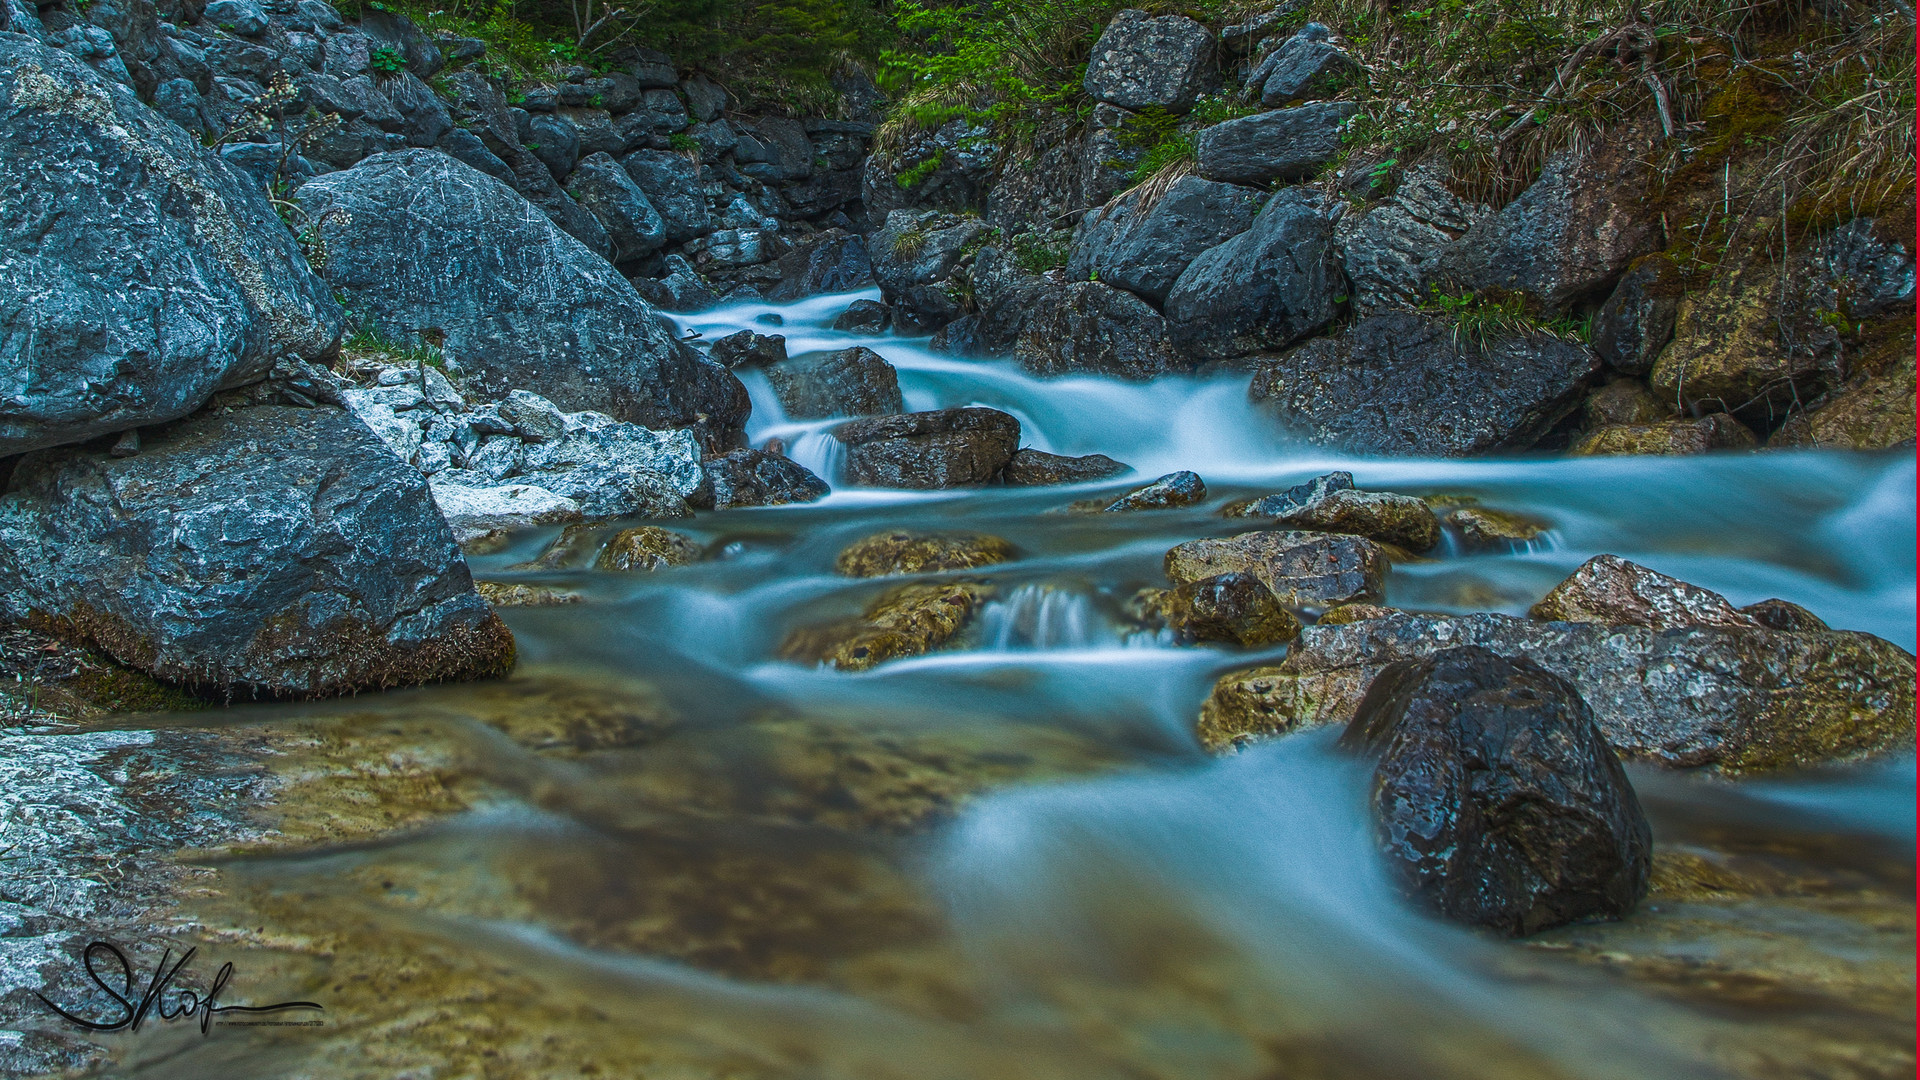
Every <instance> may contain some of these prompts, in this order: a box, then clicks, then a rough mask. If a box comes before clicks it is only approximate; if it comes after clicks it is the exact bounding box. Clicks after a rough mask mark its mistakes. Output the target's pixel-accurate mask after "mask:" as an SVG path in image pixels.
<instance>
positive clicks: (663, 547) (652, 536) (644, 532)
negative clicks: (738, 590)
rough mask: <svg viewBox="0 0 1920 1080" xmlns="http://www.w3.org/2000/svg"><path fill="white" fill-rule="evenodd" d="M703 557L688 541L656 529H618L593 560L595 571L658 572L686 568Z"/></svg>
mask: <svg viewBox="0 0 1920 1080" xmlns="http://www.w3.org/2000/svg"><path fill="white" fill-rule="evenodd" d="M705 554H706V553H705V552H704V551H702V550H701V547H700V545H699V544H697V543H695V542H694V541H693V540H692V539H691V538H689V537H687V536H684V535H682V534H680V533H677V532H673V531H672V530H669V529H662V528H660V527H659V526H658V525H642V526H640V527H639V528H637V529H622V530H620V531H619V532H617V533H615V534H613V538H612V539H610V540H608V541H607V546H606V547H604V548H601V549H600V556H599V558H596V559H594V560H593V566H594V569H596V570H661V569H665V568H666V567H669V566H690V565H692V564H693V563H696V562H699V561H700V559H701V558H702V557H703V556H704V555H705Z"/></svg>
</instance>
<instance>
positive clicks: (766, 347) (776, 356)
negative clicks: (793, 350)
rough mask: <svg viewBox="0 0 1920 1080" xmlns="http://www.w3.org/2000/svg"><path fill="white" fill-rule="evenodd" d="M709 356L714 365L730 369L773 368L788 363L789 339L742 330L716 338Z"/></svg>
mask: <svg viewBox="0 0 1920 1080" xmlns="http://www.w3.org/2000/svg"><path fill="white" fill-rule="evenodd" d="M707 355H708V356H710V357H712V359H713V362H714V363H716V364H720V365H723V366H725V367H729V368H755V367H771V366H772V365H774V364H783V363H786V360H787V339H786V338H784V337H782V336H781V335H779V334H773V335H771V336H767V335H762V334H756V333H754V332H753V331H751V330H740V331H736V332H734V333H731V334H728V335H727V336H726V337H722V338H714V339H713V346H712V347H711V348H710V349H709V350H708V353H707Z"/></svg>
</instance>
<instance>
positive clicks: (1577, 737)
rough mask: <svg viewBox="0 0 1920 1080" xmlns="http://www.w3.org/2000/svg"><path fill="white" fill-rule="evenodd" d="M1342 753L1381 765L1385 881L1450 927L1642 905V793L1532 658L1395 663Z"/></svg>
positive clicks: (1540, 926) (1647, 857)
mask: <svg viewBox="0 0 1920 1080" xmlns="http://www.w3.org/2000/svg"><path fill="white" fill-rule="evenodd" d="M1341 741H1342V743H1343V744H1344V745H1346V746H1349V747H1351V748H1353V749H1356V750H1360V751H1362V752H1363V753H1367V754H1369V755H1373V756H1374V757H1375V761H1374V767H1373V784H1372V790H1371V793H1370V803H1371V807H1372V810H1373V821H1374V835H1375V837H1376V838H1377V840H1378V843H1379V845H1380V850H1381V853H1382V854H1383V855H1384V856H1385V858H1386V864H1387V867H1388V869H1389V871H1390V872H1391V873H1392V874H1393V875H1394V877H1395V878H1397V879H1398V880H1399V881H1400V883H1401V885H1402V886H1403V887H1404V888H1405V889H1406V890H1407V892H1409V893H1410V894H1412V895H1414V896H1416V897H1419V898H1420V899H1422V900H1424V901H1426V902H1427V903H1428V904H1430V905H1431V906H1432V907H1434V908H1435V909H1437V910H1438V911H1440V912H1441V913H1442V914H1444V915H1446V916H1447V917H1448V918H1451V919H1454V920H1456V921H1459V922H1464V923H1469V924H1472V925H1476V926H1485V927H1488V928H1490V929H1493V930H1497V931H1499V932H1501V933H1504V934H1508V935H1511V936H1523V935H1526V934H1531V933H1534V932H1536V931H1539V930H1544V929H1547V928H1548V927H1553V926H1560V925H1562V924H1564V923H1569V922H1574V921H1577V920H1582V919H1592V918H1612V919H1617V918H1621V917H1623V916H1625V915H1626V914H1627V913H1628V912H1630V911H1632V910H1633V907H1634V905H1635V904H1637V903H1638V902H1639V901H1640V898H1641V897H1643V896H1645V895H1646V892H1647V881H1648V877H1649V875H1650V872H1651V869H1652V849H1653V830H1652V829H1651V827H1649V826H1648V824H1647V818H1646V815H1645V814H1644V813H1643V812H1642V811H1641V809H1640V801H1639V799H1637V798H1636V797H1635V796H1634V793H1633V786H1632V785H1631V784H1629V783H1628V782H1627V774H1626V772H1625V771H1624V770H1623V769H1621V768H1620V761H1619V759H1618V758H1616V757H1615V756H1614V753H1613V751H1612V750H1611V749H1610V748H1609V747H1608V746H1607V744H1606V740H1605V739H1604V738H1602V736H1601V734H1600V731H1599V729H1598V728H1596V727H1595V726H1594V723H1593V714H1592V711H1591V710H1589V709H1588V708H1587V703H1586V702H1584V701H1582V700H1581V699H1580V692H1579V691H1578V690H1577V689H1575V687H1574V686H1573V685H1572V684H1571V683H1569V682H1567V680H1566V679H1563V678H1561V677H1560V676H1558V675H1555V674H1554V673H1552V672H1550V671H1548V670H1546V669H1545V668H1542V667H1541V666H1540V665H1538V664H1535V663H1534V662H1532V661H1531V660H1528V659H1526V658H1524V657H1506V656H1501V655H1498V654H1496V653H1493V652H1490V651H1488V650H1486V649H1483V648H1474V647H1465V648H1458V649H1448V650H1446V651H1444V652H1439V653H1436V654H1434V655H1433V656H1430V657H1427V658H1426V659H1424V660H1419V661H1401V662H1398V663H1395V664H1391V665H1388V667H1387V668H1386V669H1384V670H1383V671H1381V673H1380V675H1379V676H1378V677H1377V678H1376V679H1375V680H1374V682H1373V685H1372V686H1371V687H1369V688H1368V691H1367V696H1366V699H1365V700H1364V701H1363V702H1362V703H1361V704H1360V707H1359V709H1358V711H1357V713H1356V715H1355V716H1354V719H1353V722H1352V724H1351V725H1349V726H1348V728H1347V731H1346V734H1345V735H1344V736H1343V737H1342V740H1341Z"/></svg>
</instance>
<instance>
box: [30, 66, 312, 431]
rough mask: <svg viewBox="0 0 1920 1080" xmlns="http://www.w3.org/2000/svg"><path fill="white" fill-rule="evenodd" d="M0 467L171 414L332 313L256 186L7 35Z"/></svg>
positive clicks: (87, 74) (260, 364)
mask: <svg viewBox="0 0 1920 1080" xmlns="http://www.w3.org/2000/svg"><path fill="white" fill-rule="evenodd" d="M0 114H4V115H5V116H6V118H7V119H6V122H5V123H4V124H3V125H0V357H4V359H0V380H3V381H4V382H5V384H6V387H7V390H6V396H7V402H6V407H5V415H4V416H3V417H0V456H7V455H12V454H18V453H21V452H23V451H27V450H32V449H35V448H37V447H43V446H54V445H58V444H61V443H71V442H80V441H83V440H86V439H91V438H95V437H97V436H100V435H104V434H108V433H111V432H115V431H122V430H126V429H129V428H133V427H137V426H141V425H148V424H159V423H164V422H166V421H170V420H175V419H178V418H180V417H182V416H185V415H187V414H188V413H190V412H192V411H193V410H194V409H197V408H199V407H200V405H201V404H202V403H204V402H205V401H206V400H207V398H208V397H209V396H211V395H212V394H213V393H214V391H216V390H221V389H226V388H230V387H234V386H239V385H242V384H244V383H248V382H251V381H254V380H257V379H260V378H261V377H263V376H265V375H266V374H267V371H268V369H269V368H270V367H272V365H273V363H274V361H275V359H276V358H278V357H281V356H289V357H296V358H317V357H321V356H324V355H325V354H326V353H328V352H329V351H330V350H331V349H333V348H334V346H335V344H336V343H337V342H338V341H339V337H340V328H341V320H342V315H341V311H340V307H339V305H338V304H337V303H335V302H334V299H333V297H332V295H331V294H330V293H329V292H328V291H327V288H326V285H325V283H324V282H322V281H320V280H319V279H318V278H317V277H315V276H314V275H313V273H312V272H311V271H310V270H308V269H307V264H306V260H305V259H304V258H302V256H301V253H300V248H299V245H298V244H296V243H295V242H294V239H293V237H292V235H290V234H289V233H288V231H287V229H286V227H285V226H283V225H282V224H281V223H280V220H279V218H278V217H276V216H275V214H274V212H273V210H272V209H271V208H270V207H269V206H268V204H267V200H266V197H265V195H264V194H263V193H262V191H261V189H260V186H259V184H257V183H256V182H255V181H254V180H253V179H252V178H251V177H249V176H247V175H246V174H245V173H242V172H240V171H238V170H237V169H234V168H231V167H229V166H228V165H226V164H225V163H223V162H222V161H221V160H220V159H219V158H218V157H216V156H214V155H211V154H208V153H206V152H205V150H204V149H203V148H202V147H201V146H200V145H199V144H198V143H197V142H195V141H194V139H193V138H192V137H191V136H189V135H188V134H187V133H186V132H185V131H182V130H181V129H180V128H179V127H177V126H175V125H174V124H172V123H170V122H168V121H167V120H166V119H164V118H162V117H161V116H160V114H158V113H156V112H154V111H153V110H152V109H149V108H148V107H147V106H145V105H143V104H141V103H140V102H139V101H138V100H137V99H136V98H135V97H134V95H133V93H132V91H130V90H128V89H127V88H126V87H124V86H121V85H119V84H117V83H114V82H110V81H108V80H106V79H103V78H102V77H101V76H100V75H98V74H96V73H95V72H94V71H93V70H92V69H90V68H88V67H87V66H86V65H85V64H82V63H80V62H79V61H78V60H76V59H74V58H73V57H72V56H70V55H68V54H67V53H66V52H63V51H61V50H58V49H53V48H48V47H46V46H43V45H41V44H39V43H38V42H35V41H32V40H29V39H28V38H25V37H18V36H14V37H7V38H4V39H0Z"/></svg>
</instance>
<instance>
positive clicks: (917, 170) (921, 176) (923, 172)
mask: <svg viewBox="0 0 1920 1080" xmlns="http://www.w3.org/2000/svg"><path fill="white" fill-rule="evenodd" d="M945 157H946V155H945V154H944V153H943V152H942V151H940V150H935V151H934V152H933V156H931V157H928V158H926V159H925V160H923V161H921V162H920V163H919V164H917V165H914V166H912V167H911V168H909V169H907V170H905V171H904V172H902V173H901V174H900V175H898V176H896V177H894V178H893V182H894V183H896V184H898V185H900V189H901V190H902V191H911V190H913V189H914V188H916V187H919V186H920V183H921V182H922V181H924V180H926V179H927V178H928V177H930V176H932V175H933V174H934V173H936V172H939V171H940V164H941V162H942V161H943V160H945Z"/></svg>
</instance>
